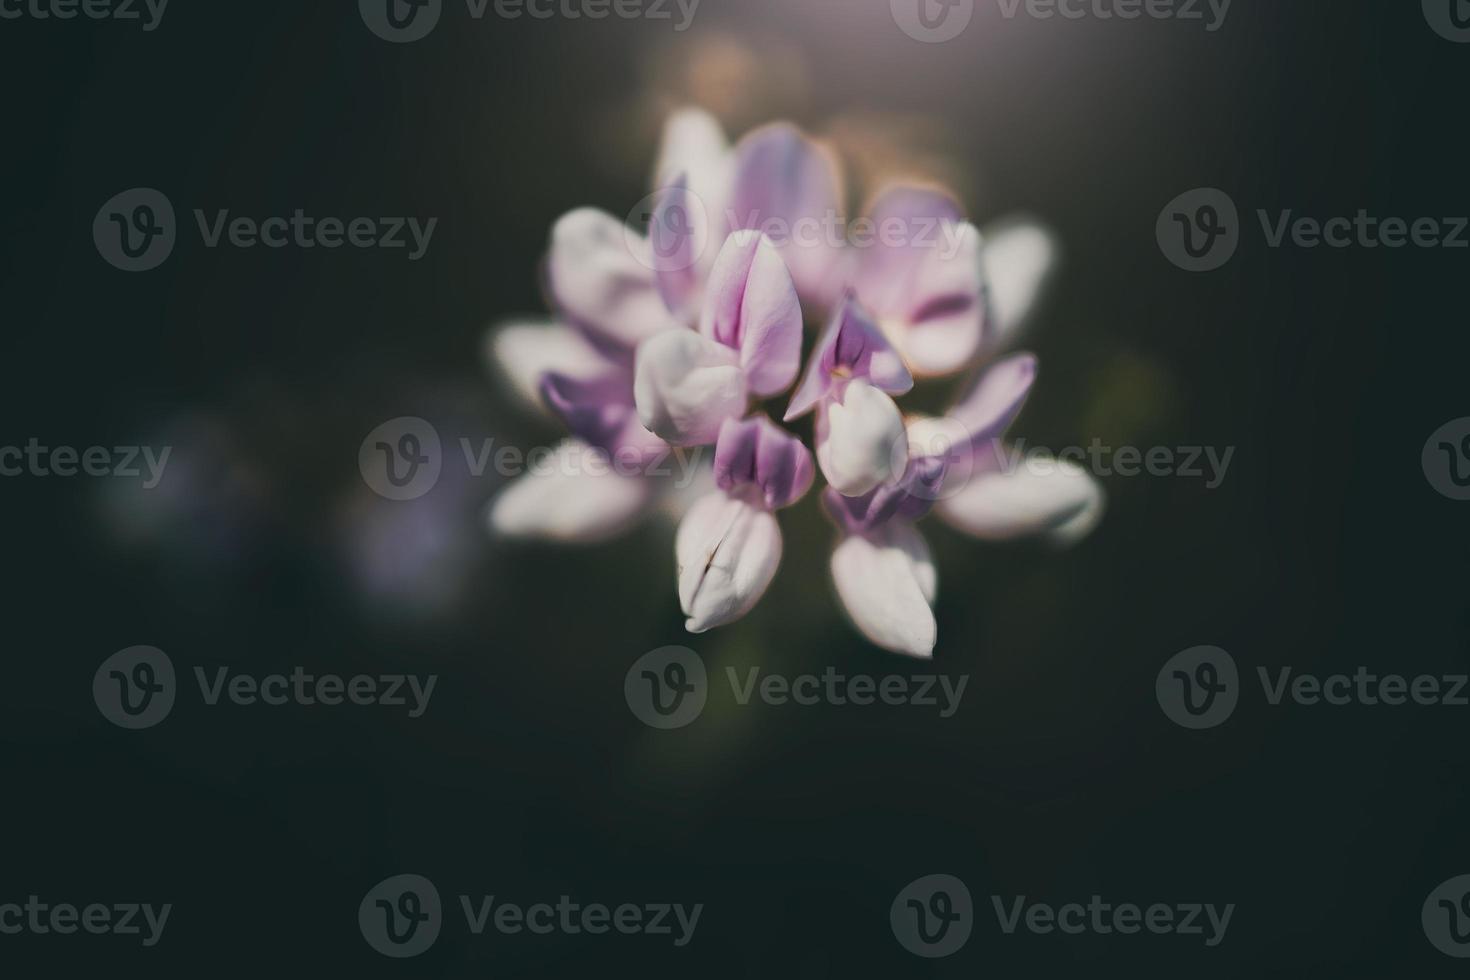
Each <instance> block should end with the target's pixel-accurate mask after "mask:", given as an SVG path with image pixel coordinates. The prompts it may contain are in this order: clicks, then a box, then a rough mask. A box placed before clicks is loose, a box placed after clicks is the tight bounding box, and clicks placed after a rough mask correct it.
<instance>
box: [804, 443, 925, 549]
mask: <svg viewBox="0 0 1470 980" xmlns="http://www.w3.org/2000/svg"><path fill="white" fill-rule="evenodd" d="M944 474H945V461H944V460H943V459H942V458H940V457H937V456H916V457H914V458H912V459H910V460H909V465H908V468H907V469H906V470H905V471H904V474H903V476H902V477H901V478H900V479H899V480H898V481H896V482H894V483H885V484H884V485H883V486H881V487H877V488H875V489H873V490H870V491H868V492H867V493H865V494H863V495H862V496H860V497H844V496H843V495H842V494H840V493H838V492H837V491H836V490H835V489H834V488H832V487H828V488H827V489H825V490H823V491H822V507H823V509H824V510H826V512H827V515H828V516H829V517H831V518H832V520H833V521H834V522H836V524H837V526H838V527H840V528H842V529H843V530H844V531H846V532H848V533H849V534H866V533H868V532H869V531H873V530H875V529H877V528H880V527H883V526H884V525H887V524H889V523H903V524H912V523H913V522H914V521H917V520H918V519H919V518H921V517H923V516H924V515H926V514H928V513H929V510H930V508H932V507H933V506H934V502H935V500H936V499H938V497H939V495H940V493H941V488H942V486H943V483H944Z"/></svg>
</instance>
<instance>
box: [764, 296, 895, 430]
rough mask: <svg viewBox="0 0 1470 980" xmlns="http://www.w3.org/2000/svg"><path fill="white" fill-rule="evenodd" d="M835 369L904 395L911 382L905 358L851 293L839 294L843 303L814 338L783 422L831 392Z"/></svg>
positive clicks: (887, 390) (801, 414)
mask: <svg viewBox="0 0 1470 980" xmlns="http://www.w3.org/2000/svg"><path fill="white" fill-rule="evenodd" d="M839 373H840V374H841V375H842V377H844V378H859V379H862V380H864V381H868V382H870V383H871V384H872V385H873V386H874V387H876V388H880V389H882V390H883V391H886V392H889V393H890V394H894V395H901V394H904V393H905V392H907V391H908V390H909V389H911V388H913V386H914V379H913V377H912V376H911V375H910V374H909V370H908V368H906V367H905V366H904V363H903V358H901V357H899V355H898V351H896V350H894V349H893V345H892V344H890V343H889V342H888V338H886V337H884V336H883V332H882V331H881V330H879V329H878V326H877V325H876V324H875V323H873V320H872V318H871V317H870V316H868V313H867V311H866V310H865V309H863V306H862V304H860V303H859V302H858V301H857V299H856V297H854V296H852V295H851V294H849V295H847V296H845V297H844V298H843V301H842V305H841V306H839V307H838V308H837V309H836V310H835V311H834V312H833V314H832V318H831V319H830V320H828V322H827V326H826V327H825V328H824V329H823V330H822V335H821V337H819V338H818V339H817V345H816V347H815V348H814V349H813V350H812V354H811V357H810V358H809V359H808V361H807V367H806V374H805V376H804V377H803V378H802V380H801V386H800V387H798V388H797V390H796V394H795V395H793V396H792V398H791V404H790V405H788V406H787V408H786V421H788V422H790V421H791V420H792V419H796V418H800V417H801V416H803V415H805V414H806V413H807V412H809V411H811V409H812V407H813V406H814V405H816V403H817V402H818V401H820V400H821V399H822V398H823V397H825V396H826V395H828V394H829V393H830V392H831V391H832V389H833V387H834V386H835V385H836V384H837V382H838V377H837V376H838V374H839Z"/></svg>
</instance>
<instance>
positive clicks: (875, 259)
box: [858, 184, 964, 314]
mask: <svg viewBox="0 0 1470 980" xmlns="http://www.w3.org/2000/svg"><path fill="white" fill-rule="evenodd" d="M867 220H868V222H869V223H870V225H871V228H872V235H873V242H872V244H871V246H870V247H868V248H864V249H862V250H861V258H860V262H859V265H858V268H859V271H860V275H861V280H860V281H861V289H862V293H863V298H864V299H865V300H866V301H867V302H869V303H871V304H872V305H873V306H874V308H875V309H877V310H879V311H880V312H881V313H883V314H890V313H894V312H897V311H899V310H903V309H906V308H907V306H908V294H909V293H910V292H911V290H912V289H913V287H914V281H915V278H916V276H917V274H918V273H917V270H918V266H919V265H920V263H921V261H922V260H923V259H924V256H925V253H926V252H927V251H929V250H932V249H934V248H938V247H943V246H944V244H945V242H946V241H953V238H952V236H953V234H954V232H953V229H954V228H956V227H957V226H958V225H960V224H961V223H962V222H963V221H964V212H963V211H962V210H961V208H960V206H959V203H958V202H957V201H955V199H954V198H953V197H952V196H950V194H948V193H947V192H945V191H942V190H937V189H935V188H930V187H919V186H915V185H911V184H897V185H891V186H889V187H887V188H885V189H884V190H883V191H881V192H880V193H879V194H878V196H877V198H876V199H875V200H874V201H873V203H872V205H871V206H870V207H869V208H868V213H867ZM946 235H949V236H951V237H949V238H946V237H945V236H946Z"/></svg>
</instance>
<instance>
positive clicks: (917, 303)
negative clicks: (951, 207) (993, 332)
mask: <svg viewBox="0 0 1470 980" xmlns="http://www.w3.org/2000/svg"><path fill="white" fill-rule="evenodd" d="M986 303H987V300H986V296H985V288H984V281H983V280H982V278H981V265H980V232H979V231H977V230H976V229H975V227H974V226H973V225H961V226H959V229H958V231H957V238H956V239H954V240H952V241H949V242H948V243H946V244H944V245H943V246H941V247H939V248H932V249H928V250H926V251H925V253H924V255H923V256H922V257H921V258H920V260H919V262H918V264H917V266H916V268H915V271H914V276H913V279H912V280H911V283H910V288H909V290H908V292H907V294H906V295H905V296H904V299H903V304H904V305H903V307H902V312H901V314H900V315H899V316H898V317H897V322H898V324H899V329H900V331H901V333H900V338H901V339H900V340H899V346H900V349H901V350H902V351H903V355H904V357H905V358H906V359H907V360H908V363H909V367H910V368H912V369H913V371H914V373H915V374H918V375H923V376H927V377H939V376H943V375H948V374H954V373H955V372H957V371H961V370H963V369H965V368H966V367H968V366H970V364H971V363H973V362H974V360H975V359H976V357H978V356H979V353H980V347H981V343H982V341H983V340H984V336H985V329H986V320H987V314H986ZM879 315H880V316H882V311H881V310H880V311H879Z"/></svg>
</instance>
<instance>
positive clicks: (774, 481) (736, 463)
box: [714, 415, 816, 510]
mask: <svg viewBox="0 0 1470 980" xmlns="http://www.w3.org/2000/svg"><path fill="white" fill-rule="evenodd" d="M714 474H715V483H716V485H717V486H718V487H719V488H720V489H721V490H726V491H731V492H735V491H737V490H739V489H740V488H741V487H745V486H753V487H755V488H756V489H757V490H759V491H760V495H761V499H762V500H763V501H764V503H765V505H766V509H767V510H779V509H780V508H782V507H790V506H791V505H792V504H794V503H796V502H797V501H798V500H800V499H801V498H802V497H803V496H804V495H805V494H806V492H807V491H808V490H810V489H811V486H812V481H813V479H814V478H815V477H816V469H815V467H814V466H813V465H812V454H811V452H810V451H808V450H807V448H806V446H804V445H802V443H801V440H800V439H798V438H796V437H795V436H793V435H792V434H791V433H789V432H787V431H786V430H785V429H782V428H780V427H779V426H777V425H776V424H775V423H774V422H772V421H771V420H770V419H769V418H767V417H766V416H765V415H752V416H751V417H750V418H746V419H739V420H736V419H727V420H726V421H725V424H724V425H723V426H721V428H720V438H719V441H718V442H716V443H715V465H714Z"/></svg>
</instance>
